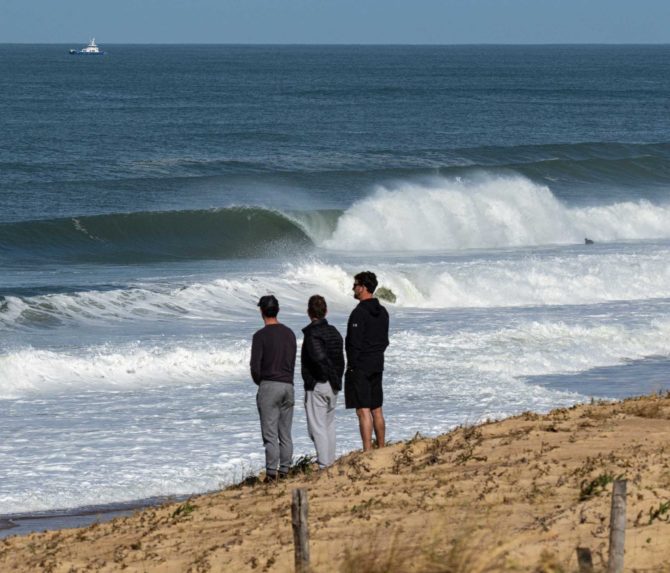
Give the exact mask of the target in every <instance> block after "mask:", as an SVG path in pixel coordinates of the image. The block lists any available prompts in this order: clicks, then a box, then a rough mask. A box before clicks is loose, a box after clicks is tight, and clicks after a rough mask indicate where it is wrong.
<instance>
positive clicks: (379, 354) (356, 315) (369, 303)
mask: <svg viewBox="0 0 670 573" xmlns="http://www.w3.org/2000/svg"><path fill="white" fill-rule="evenodd" d="M388 345H389V313H388V312H387V311H386V309H385V308H384V307H383V306H382V305H381V304H379V301H378V300H377V299H376V298H369V299H367V300H362V301H361V302H359V303H358V306H357V307H356V308H355V309H354V310H352V311H351V315H349V323H348V324H347V342H346V348H347V369H348V370H365V371H366V372H381V371H383V370H384V350H386V347H387V346H388Z"/></svg>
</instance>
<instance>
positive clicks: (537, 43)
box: [0, 40, 670, 47]
mask: <svg viewBox="0 0 670 573" xmlns="http://www.w3.org/2000/svg"><path fill="white" fill-rule="evenodd" d="M75 43H76V44H81V43H82V40H75V41H73V42H64V41H63V42H0V46H63V45H69V44H75ZM103 43H104V44H106V45H108V46H231V47H233V46H234V47H239V46H249V47H254V46H315V47H319V46H324V47H328V46H332V47H336V46H350V47H353V46H360V47H399V46H406V47H454V46H668V45H670V41H668V42H456V43H451V44H447V43H437V42H430V43H419V42H416V43H410V42H404V43H370V42H366V43H363V42H330V43H310V42H258V43H252V42H113V41H112V42H103Z"/></svg>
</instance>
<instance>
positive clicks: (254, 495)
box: [0, 392, 670, 573]
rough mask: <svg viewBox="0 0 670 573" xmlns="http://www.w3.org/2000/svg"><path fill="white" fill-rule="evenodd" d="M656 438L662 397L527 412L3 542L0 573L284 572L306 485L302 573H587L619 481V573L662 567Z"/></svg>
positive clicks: (600, 555) (665, 519)
mask: <svg viewBox="0 0 670 573" xmlns="http://www.w3.org/2000/svg"><path fill="white" fill-rule="evenodd" d="M669 444H670V393H668V392H666V393H664V394H662V395H661V394H656V395H651V396H644V397H637V398H629V399H625V400H622V401H613V402H605V401H597V402H592V403H587V404H580V405H576V406H572V407H568V408H557V409H555V410H552V411H551V412H549V413H547V414H535V413H532V412H526V413H523V414H520V415H518V416H514V417H511V418H506V419H504V420H500V421H495V422H485V423H482V424H479V425H476V426H461V427H459V428H456V429H454V430H452V431H451V432H448V433H446V434H443V435H440V436H438V437H435V438H424V437H421V436H419V435H417V436H415V437H414V438H413V439H411V440H407V441H404V442H400V443H396V444H391V445H389V446H387V447H385V448H381V449H377V450H373V451H372V452H369V453H363V452H361V451H355V452H352V453H350V454H347V455H345V456H343V457H341V458H340V459H338V460H337V462H336V463H335V464H334V465H333V466H331V467H330V468H328V469H327V470H325V471H314V472H313V471H311V470H310V468H308V467H306V468H305V473H298V474H296V475H294V476H291V477H289V478H287V479H286V480H282V481H280V482H277V483H271V484H265V483H262V482H260V481H259V480H258V479H257V478H255V479H248V480H246V481H244V482H243V483H240V484H237V485H233V486H229V487H227V488H226V489H223V490H220V491H217V492H213V493H209V494H203V495H198V496H192V497H189V498H187V499H185V500H181V501H177V500H171V501H170V502H169V503H164V504H163V505H156V506H152V507H144V508H141V509H138V510H135V511H134V513H133V514H132V515H129V516H122V517H116V518H113V519H112V520H110V521H106V522H104V523H94V524H92V525H89V526H88V527H84V528H80V529H61V530H57V531H47V532H44V533H31V534H28V535H23V536H9V537H6V538H5V539H3V540H0V570H12V571H16V572H17V573H24V572H25V573H27V572H29V571H30V572H32V571H35V570H50V571H55V572H60V571H71V570H72V571H79V570H84V569H86V570H93V571H122V570H128V571H146V572H155V573H159V572H164V571H186V570H189V569H190V570H193V571H212V572H222V571H249V572H258V571H265V572H268V573H283V572H288V571H293V535H292V531H291V508H290V504H291V495H292V491H293V490H294V489H296V488H303V489H306V490H307V491H308V495H309V527H310V552H311V556H312V564H313V571H314V572H315V573H321V572H323V573H325V572H330V571H340V572H342V573H346V572H349V571H354V570H355V571H357V572H359V573H366V572H372V571H380V570H384V571H398V572H400V571H403V572H405V571H409V572H411V571H416V572H420V573H423V572H429V571H435V570H436V569H435V566H436V565H437V564H439V565H440V566H441V567H443V568H442V569H440V570H454V571H468V573H483V572H484V571H487V572H490V571H515V572H518V571H526V572H529V573H530V572H536V571H543V572H545V571H546V572H549V571H551V572H559V571H562V572H565V573H568V572H569V573H572V572H573V571H576V570H577V564H576V554H575V547H578V546H582V547H589V548H590V549H591V551H592V552H593V557H594V565H595V570H596V571H598V570H601V569H602V567H603V563H604V561H603V559H605V558H606V554H607V551H606V548H607V522H608V516H609V506H610V503H611V501H610V494H611V489H612V481H613V479H615V477H616V478H617V479H618V476H624V477H625V479H627V480H628V508H627V516H628V517H627V521H626V570H631V568H635V569H636V570H646V571H659V572H660V571H670V556H668V555H667V550H666V548H667V546H668V545H669V544H670V509H669V508H670V447H668V446H669ZM10 531H11V530H10ZM270 532H271V534H270ZM385 560H386V561H385ZM384 563H386V565H388V566H387V567H386V568H385V569H384V568H380V564H384ZM459 564H460V565H459ZM457 566H459V567H460V569H459V568H457ZM352 567H353V568H352ZM375 567H376V568H375ZM449 567H451V569H449Z"/></svg>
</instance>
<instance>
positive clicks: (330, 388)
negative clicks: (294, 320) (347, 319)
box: [300, 294, 344, 469]
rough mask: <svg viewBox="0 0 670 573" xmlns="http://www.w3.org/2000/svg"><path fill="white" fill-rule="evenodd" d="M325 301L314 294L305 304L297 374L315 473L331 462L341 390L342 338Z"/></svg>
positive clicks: (333, 453) (333, 456)
mask: <svg viewBox="0 0 670 573" xmlns="http://www.w3.org/2000/svg"><path fill="white" fill-rule="evenodd" d="M327 314H328V306H327V304H326V299H324V298H323V297H322V296H321V295H318V294H315V295H313V296H311V297H310V299H309V301H308V303H307V316H309V318H310V320H311V322H310V323H309V324H308V325H307V326H306V327H305V328H303V329H302V332H303V334H304V338H303V341H302V350H301V353H300V363H301V373H302V379H303V382H304V384H305V413H306V415H307V432H308V433H309V437H310V438H311V440H312V442H314V447H315V448H316V461H317V463H318V464H319V469H323V468H326V467H328V466H329V465H331V464H332V463H333V462H334V461H335V406H336V404H337V394H338V392H339V391H340V390H341V389H342V374H343V373H344V352H343V342H342V336H341V335H340V333H339V332H338V331H337V328H335V327H334V326H333V325H332V324H328V320H326V315H327Z"/></svg>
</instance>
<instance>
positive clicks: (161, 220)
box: [0, 207, 312, 263]
mask: <svg viewBox="0 0 670 573" xmlns="http://www.w3.org/2000/svg"><path fill="white" fill-rule="evenodd" d="M311 245H312V242H311V240H310V239H309V238H308V236H307V235H306V234H305V232H304V231H303V230H302V229H301V228H300V226H299V225H298V224H297V223H296V222H295V221H292V220H291V219H290V218H289V217H288V216H286V215H284V214H282V213H279V212H278V211H273V210H269V209H262V208H254V207H229V208H225V209H213V210H208V211H163V212H138V213H119V214H110V215H96V216H88V217H78V218H71V219H50V220H38V221H26V222H20V223H4V224H0V255H1V254H4V255H5V256H8V257H10V258H19V259H32V258H35V259H38V260H42V259H45V258H49V259H53V258H56V259H58V260H68V261H81V262H94V263H95V262H119V263H134V262H146V261H153V260H175V259H184V258H188V259H205V258H212V259H217V258H241V257H245V258H253V257H262V256H267V255H269V254H272V253H276V252H277V251H283V252H291V251H297V250H299V249H301V248H304V247H306V246H311Z"/></svg>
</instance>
